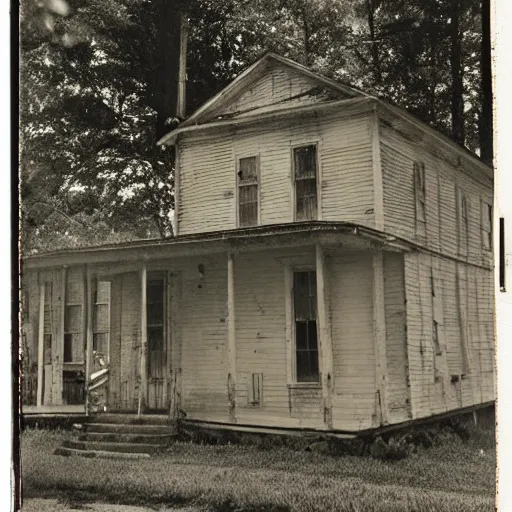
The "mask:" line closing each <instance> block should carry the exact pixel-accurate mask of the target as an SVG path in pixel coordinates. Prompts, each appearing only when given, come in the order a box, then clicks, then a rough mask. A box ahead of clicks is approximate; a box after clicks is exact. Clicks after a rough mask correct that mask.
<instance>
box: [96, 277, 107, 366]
mask: <svg viewBox="0 0 512 512" xmlns="http://www.w3.org/2000/svg"><path fill="white" fill-rule="evenodd" d="M99 283H108V300H107V301H106V302H99V301H98V284H99ZM111 303H112V281H109V280H106V279H98V280H97V281H96V282H95V284H94V291H93V298H92V309H93V311H92V319H91V320H92V339H91V350H93V351H94V350H96V351H97V348H96V349H95V348H94V337H95V335H96V334H104V335H105V337H106V342H105V353H104V354H103V356H104V357H105V360H106V363H107V364H109V363H110V332H111V329H112V325H111V320H112V319H111V311H110V309H111ZM98 306H107V316H108V320H107V327H108V330H101V329H97V328H95V320H96V319H97V307H98Z"/></svg>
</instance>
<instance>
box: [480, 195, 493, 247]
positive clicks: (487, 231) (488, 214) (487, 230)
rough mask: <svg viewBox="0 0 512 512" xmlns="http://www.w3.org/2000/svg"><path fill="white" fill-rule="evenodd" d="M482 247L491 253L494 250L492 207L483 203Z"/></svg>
mask: <svg viewBox="0 0 512 512" xmlns="http://www.w3.org/2000/svg"><path fill="white" fill-rule="evenodd" d="M481 206H482V211H481V218H482V220H481V224H482V247H483V248H484V249H485V250H487V251H490V250H491V249H492V206H491V205H490V204H488V203H486V202H484V201H482V204H481Z"/></svg>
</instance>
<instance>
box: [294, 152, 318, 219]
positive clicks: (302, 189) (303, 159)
mask: <svg viewBox="0 0 512 512" xmlns="http://www.w3.org/2000/svg"><path fill="white" fill-rule="evenodd" d="M293 176H294V181H295V219H296V220H299V221H300V220H313V219H316V218H317V208H318V200H317V154H316V145H314V144H313V145H309V146H301V147H299V148H295V149H294V150H293Z"/></svg>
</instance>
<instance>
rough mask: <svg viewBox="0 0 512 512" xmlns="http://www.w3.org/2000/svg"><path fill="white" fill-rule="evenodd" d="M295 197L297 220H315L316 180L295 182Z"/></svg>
mask: <svg viewBox="0 0 512 512" xmlns="http://www.w3.org/2000/svg"><path fill="white" fill-rule="evenodd" d="M295 195H296V201H297V220H311V219H316V216H317V196H316V180H315V179H307V180H297V181H296V182H295Z"/></svg>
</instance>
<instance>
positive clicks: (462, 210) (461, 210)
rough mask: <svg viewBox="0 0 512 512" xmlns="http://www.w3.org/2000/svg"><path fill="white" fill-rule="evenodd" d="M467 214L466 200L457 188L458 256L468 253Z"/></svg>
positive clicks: (461, 191)
mask: <svg viewBox="0 0 512 512" xmlns="http://www.w3.org/2000/svg"><path fill="white" fill-rule="evenodd" d="M468 230H469V214H468V199H467V197H466V194H464V192H463V190H462V189H460V188H457V233H458V247H459V254H460V255H467V253H468Z"/></svg>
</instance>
